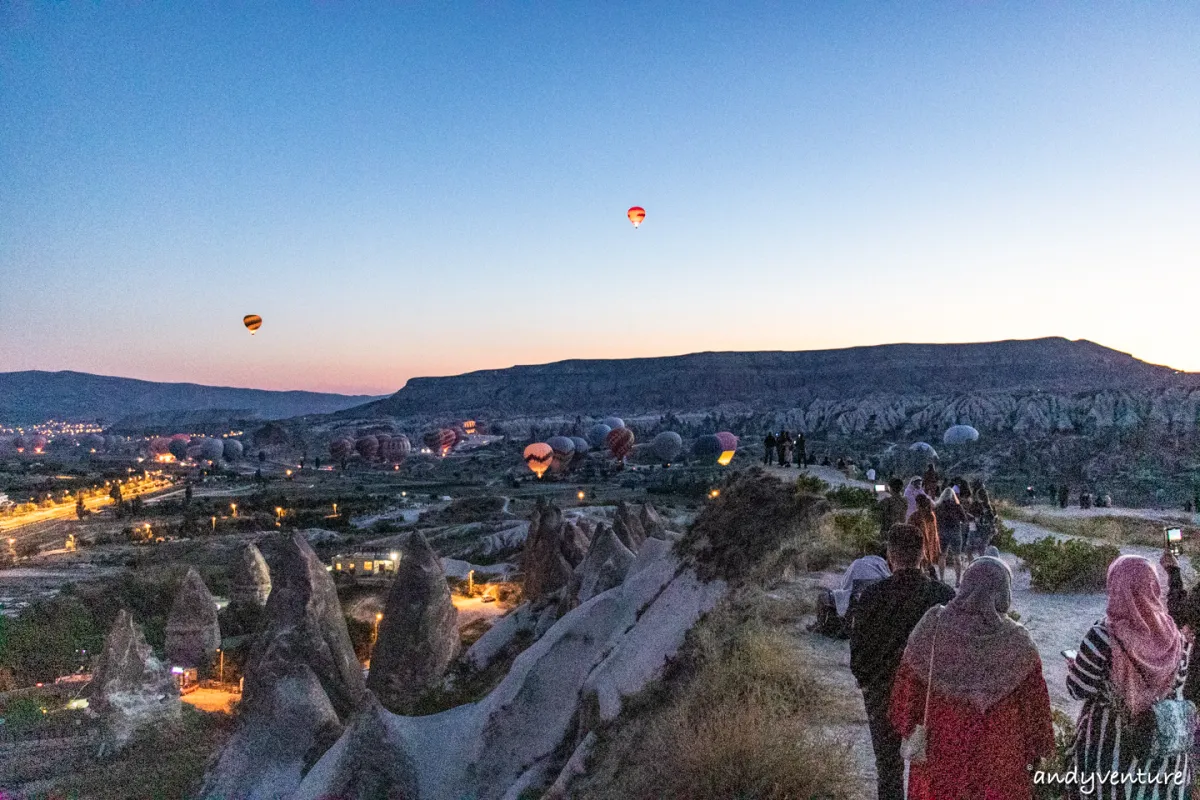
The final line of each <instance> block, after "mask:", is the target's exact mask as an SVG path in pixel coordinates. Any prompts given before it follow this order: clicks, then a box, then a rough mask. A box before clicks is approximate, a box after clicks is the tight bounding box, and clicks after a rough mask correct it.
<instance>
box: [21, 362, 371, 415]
mask: <svg viewBox="0 0 1200 800" xmlns="http://www.w3.org/2000/svg"><path fill="white" fill-rule="evenodd" d="M373 399H375V398H372V397H370V396H368V395H340V394H322V393H320V392H274V391H265V390H262V389H235V388H230V387H224V386H200V385H198V384H194V383H155V382H152V381H142V380H136V379H133V378H116V377H109V376H105V375H92V374H89V373H85V372H42V371H36V370H31V371H27V372H2V373H0V421H3V422H9V423H17V424H27V423H32V422H40V421H42V420H46V419H59V420H91V419H101V420H105V421H109V422H111V421H113V420H116V419H119V418H122V417H126V416H128V415H130V414H156V413H162V412H169V411H199V410H208V409H223V410H233V409H236V410H238V411H240V412H242V413H243V414H245V415H247V416H253V417H260V418H265V419H281V418H284V417H294V416H300V415H302V414H328V413H332V412H334V411H340V410H341V409H344V408H349V407H351V406H356V405H359V404H362V403H364V402H368V401H371V400H373Z"/></svg>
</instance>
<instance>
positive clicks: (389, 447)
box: [329, 420, 475, 465]
mask: <svg viewBox="0 0 1200 800" xmlns="http://www.w3.org/2000/svg"><path fill="white" fill-rule="evenodd" d="M474 425H475V423H474V420H472V421H471V426H472V427H474ZM466 438H467V434H466V431H465V430H464V429H463V428H461V427H458V426H455V427H450V428H434V429H433V430H430V431H426V432H425V433H424V434H423V435H422V436H421V443H422V444H423V445H425V447H426V448H428V449H429V451H430V452H432V453H434V454H435V455H438V456H445V455H448V454H449V453H450V451H452V450H453V449H454V448H455V447H457V446H458V444H459V443H460V442H462V441H463V440H465V439H466ZM411 452H412V443H411V442H410V441H409V438H408V437H407V436H405V435H404V434H402V433H396V434H390V433H374V434H369V435H366V436H359V437H358V438H352V437H350V436H341V437H338V438H336V439H334V440H333V441H331V442H330V443H329V455H330V456H332V457H333V459H334V460H335V461H345V460H346V459H348V458H350V457H351V456H352V455H354V454H355V453H357V454H358V455H359V456H360V457H361V458H362V459H363V461H367V462H371V461H381V462H385V463H388V464H396V465H399V464H402V463H404V460H405V459H406V458H408V456H409V454H410V453H411Z"/></svg>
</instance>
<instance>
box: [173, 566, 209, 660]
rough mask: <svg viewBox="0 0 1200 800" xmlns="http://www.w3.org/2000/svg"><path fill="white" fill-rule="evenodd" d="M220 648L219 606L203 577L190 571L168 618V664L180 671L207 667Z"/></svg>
mask: <svg viewBox="0 0 1200 800" xmlns="http://www.w3.org/2000/svg"><path fill="white" fill-rule="evenodd" d="M220 646H221V626H220V623H219V622H218V620H217V602H216V600H214V599H213V596H212V594H211V593H210V592H209V591H208V587H207V586H205V585H204V580H203V579H202V578H201V577H200V573H199V572H197V571H196V570H195V568H193V569H189V570H188V572H187V577H185V578H184V579H183V585H181V586H180V587H179V592H178V593H176V595H175V602H174V603H173V604H172V605H171V613H170V614H169V615H168V616H167V642H166V655H167V661H168V662H169V663H170V664H171V665H172V666H177V667H201V668H204V667H207V666H208V665H209V664H210V663H212V660H213V656H215V655H216V653H217V648H219V647H220Z"/></svg>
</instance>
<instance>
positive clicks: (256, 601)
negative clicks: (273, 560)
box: [229, 544, 271, 607]
mask: <svg viewBox="0 0 1200 800" xmlns="http://www.w3.org/2000/svg"><path fill="white" fill-rule="evenodd" d="M232 584H233V585H232V587H231V590H230V593H229V601H230V603H231V604H233V605H255V606H260V607H261V606H265V605H266V604H267V598H268V597H270V596H271V571H270V570H269V569H267V561H266V559H265V558H263V554H262V551H260V550H259V549H258V547H256V546H255V545H253V544H248V545H246V546H245V547H244V548H242V553H241V556H240V557H239V559H238V563H237V566H236V567H235V568H234V572H233V581H232Z"/></svg>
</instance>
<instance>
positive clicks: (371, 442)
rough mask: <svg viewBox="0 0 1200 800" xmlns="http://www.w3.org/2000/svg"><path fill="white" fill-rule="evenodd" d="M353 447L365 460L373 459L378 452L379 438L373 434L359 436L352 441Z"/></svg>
mask: <svg viewBox="0 0 1200 800" xmlns="http://www.w3.org/2000/svg"><path fill="white" fill-rule="evenodd" d="M354 449H355V450H357V451H358V454H359V455H360V456H362V457H363V458H364V459H366V460H367V461H374V460H375V456H376V455H378V454H379V440H378V439H376V438H375V437H374V436H360V437H359V438H358V440H357V441H355V442H354Z"/></svg>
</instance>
